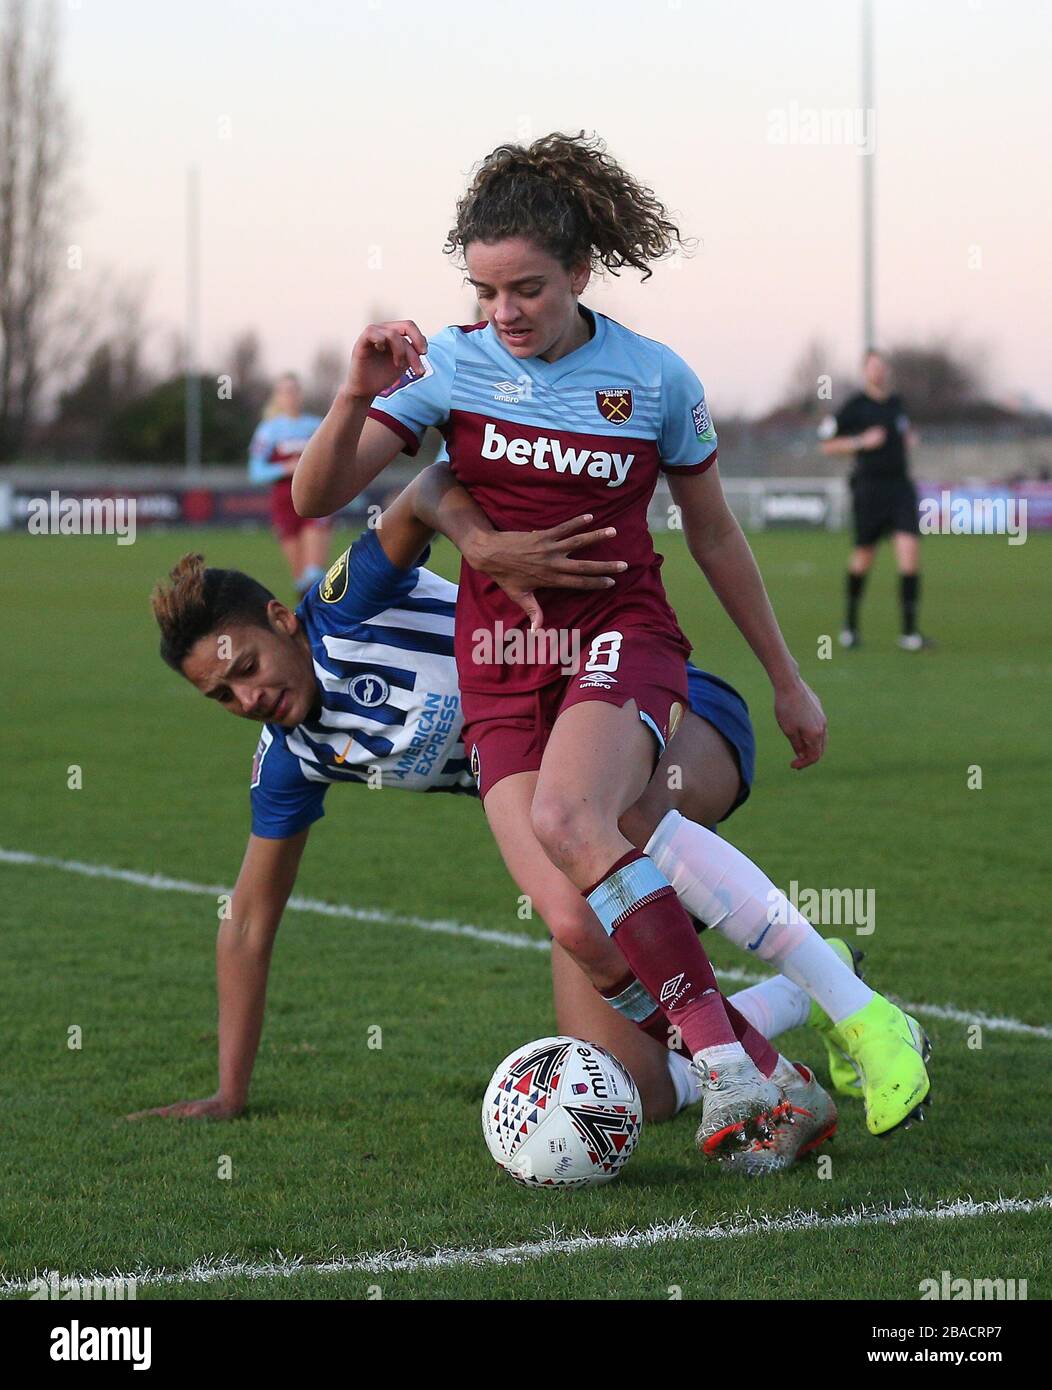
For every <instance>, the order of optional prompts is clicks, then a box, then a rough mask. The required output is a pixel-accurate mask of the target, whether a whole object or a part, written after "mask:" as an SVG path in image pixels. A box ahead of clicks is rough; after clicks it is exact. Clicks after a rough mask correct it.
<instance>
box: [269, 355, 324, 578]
mask: <svg viewBox="0 0 1052 1390" xmlns="http://www.w3.org/2000/svg"><path fill="white" fill-rule="evenodd" d="M320 424H321V420H320V419H319V417H318V416H317V415H306V414H304V412H303V390H302V388H301V386H300V383H299V378H298V377H297V376H295V375H294V373H292V372H287V373H286V374H285V375H284V376H281V377H279V378H278V379H277V381H276V382H275V383H274V390H273V392H272V393H271V397H270V400H269V401H268V402H267V405H266V407H265V409H264V412H263V419H262V420H261V421H260V423H259V425H258V426H257V427H256V432H255V434H253V436H252V442H251V444H250V445H249V450H248V476H249V480H250V482H253V483H260V484H263V483H267V484H270V516H271V521H272V524H273V526H274V532H275V534H276V536H277V538H278V542H279V544H280V545H281V549H282V550H283V551H284V554H285V559H286V560H287V561H288V565H289V569H290V570H291V571H292V582H293V583H294V584H295V586H296V592H297V593H298V594H299V595H300V597H302V596H303V595H304V594H305V593H306V592H307V590H308V589H309V588H310V587H311V585H312V584H316V583H317V582H318V580H319V579H320V578H321V577H322V575H323V574H324V573H325V566H326V564H327V563H328V555H329V537H330V536H331V534H332V523H331V522H330V521H329V519H328V518H327V517H318V518H316V519H309V518H305V517H302V516H300V515H299V513H298V512H297V511H296V508H295V507H294V506H293V505H292V475H293V473H294V472H295V469H296V462H297V460H298V459H299V456H300V454H301V453H302V451H303V446H304V445H305V444H306V442H307V440H308V439H310V437H311V435H312V434H313V433H314V431H315V430H316V429H317V428H318V426H319V425H320Z"/></svg>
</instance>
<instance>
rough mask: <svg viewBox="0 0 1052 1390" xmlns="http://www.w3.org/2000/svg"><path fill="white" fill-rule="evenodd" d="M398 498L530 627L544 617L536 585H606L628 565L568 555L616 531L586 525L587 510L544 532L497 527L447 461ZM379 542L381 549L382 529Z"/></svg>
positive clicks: (579, 587) (536, 625)
mask: <svg viewBox="0 0 1052 1390" xmlns="http://www.w3.org/2000/svg"><path fill="white" fill-rule="evenodd" d="M403 498H404V499H405V505H406V506H407V507H411V509H412V512H413V515H414V516H415V517H416V518H417V520H418V522H419V523H420V524H422V525H423V526H424V527H425V528H427V530H429V531H432V532H433V531H440V532H441V533H442V535H444V536H448V537H449V539H450V540H451V541H452V542H453V544H454V545H455V546H456V547H457V549H458V550H459V551H460V553H461V554H462V555H463V556H464V559H465V560H467V562H468V564H469V565H470V566H471V568H472V569H475V570H478V571H480V573H482V574H488V575H489V577H490V578H491V579H493V580H495V582H496V583H497V584H499V585H500V587H501V588H502V589H503V590H504V592H505V593H506V594H507V595H508V597H509V598H510V599H512V600H514V602H515V603H517V604H518V605H519V607H520V608H522V609H523V611H524V612H525V613H526V615H527V616H528V617H529V619H530V626H531V627H533V628H535V629H536V628H539V627H540V626H541V623H542V622H543V613H542V611H541V606H540V604H539V603H538V601H537V596H536V590H538V589H608V588H610V587H611V586H612V585H613V583H614V579H613V577H612V576H614V575H615V574H620V573H621V572H622V571H623V570H625V569H627V565H626V564H625V562H624V561H623V560H577V559H572V558H571V556H572V555H573V554H574V552H576V551H578V550H583V549H585V547H587V546H589V545H595V544H596V542H597V541H601V540H611V539H612V538H613V537H614V536H616V535H617V531H616V529H615V528H614V527H613V526H606V527H603V528H602V529H600V530H587V529H585V528H586V527H587V526H588V523H589V522H590V521H591V520H592V518H591V515H590V514H588V515H583V516H576V517H572V518H571V519H570V520H569V521H564V522H562V523H560V525H558V526H551V527H548V528H547V529H546V530H543V531H498V530H496V528H495V527H494V526H493V523H492V522H491V521H490V519H489V517H487V515H486V513H485V512H484V511H483V510H482V508H481V507H480V506H479V505H478V503H477V502H476V501H475V500H474V498H473V497H472V496H471V494H470V493H469V492H467V490H466V489H465V488H463V487H462V486H461V485H460V483H458V482H457V480H456V478H455V477H454V475H453V472H452V470H451V469H450V467H449V465H448V464H446V463H434V464H432V465H431V467H430V468H425V469H424V471H423V472H422V473H420V474H419V475H418V476H417V477H416V478H414V479H413V481H412V483H410V485H409V487H408V488H407V489H406V490H405V492H404V493H403V494H402V496H401V497H399V498H398V500H397V501H396V502H395V503H394V507H395V508H398V507H399V504H400V503H402V501H403ZM384 516H385V517H386V516H387V513H385V514H384ZM381 544H384V548H385V550H386V549H387V545H386V542H384V541H383V538H382V533H381ZM388 554H389V555H390V552H389V551H388Z"/></svg>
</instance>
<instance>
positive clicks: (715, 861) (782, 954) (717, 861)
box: [644, 811, 873, 1023]
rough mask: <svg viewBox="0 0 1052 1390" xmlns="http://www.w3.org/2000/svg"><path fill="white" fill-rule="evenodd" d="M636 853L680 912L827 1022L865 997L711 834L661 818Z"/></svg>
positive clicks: (867, 992)
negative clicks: (769, 969) (778, 976)
mask: <svg viewBox="0 0 1052 1390" xmlns="http://www.w3.org/2000/svg"><path fill="white" fill-rule="evenodd" d="M644 853H646V854H647V855H649V856H650V858H651V859H652V860H653V861H654V864H655V865H656V867H657V868H658V869H660V870H661V872H662V873H663V874H664V875H665V877H666V878H667V879H668V881H669V882H670V883H671V884H672V886H673V888H675V890H676V893H677V894H678V896H679V900H680V902H682V903H683V905H684V906H685V907H686V908H687V909H688V911H690V912H692V913H693V914H694V916H695V917H697V918H699V919H700V920H701V921H702V922H704V923H705V924H706V926H709V927H712V928H714V929H715V930H716V931H718V932H720V933H721V934H722V935H723V936H725V937H727V939H728V940H729V941H733V942H734V944H735V945H736V946H740V947H741V948H742V950H746V951H748V952H749V953H750V954H754V955H755V956H756V958H757V959H759V960H766V961H770V962H771V963H772V964H774V965H777V966H778V968H779V969H780V970H781V972H782V974H783V975H788V977H789V979H790V980H792V982H793V983H794V984H797V985H799V986H800V987H801V988H802V989H805V990H807V992H808V994H809V995H810V996H811V998H812V999H814V1000H816V1001H817V1003H818V1004H819V1006H820V1007H821V1008H823V1009H824V1010H825V1011H826V1013H827V1014H828V1015H829V1016H830V1018H831V1019H832V1020H833V1022H834V1023H839V1022H840V1020H841V1019H844V1018H847V1016H848V1014H853V1013H855V1012H856V1011H857V1010H858V1009H861V1008H864V1007H865V1006H866V1004H868V1003H869V1001H870V1000H871V999H872V998H873V991H872V990H871V989H870V988H869V986H868V985H866V984H863V982H862V981H861V980H860V979H859V978H858V976H857V975H856V974H855V973H854V971H853V970H852V969H851V968H850V967H849V966H847V965H845V964H844V962H843V961H842V960H841V959H840V957H839V956H838V955H837V953H836V952H835V951H834V950H833V948H832V947H831V946H829V945H827V944H826V942H825V941H824V940H823V939H822V937H820V936H819V935H818V933H817V932H816V931H815V929H814V927H812V925H811V923H810V922H809V921H808V920H807V918H806V917H803V916H801V914H800V913H799V912H798V911H797V910H796V908H795V907H794V906H793V905H792V903H791V902H790V901H789V899H788V898H787V897H786V896H785V894H784V893H783V892H781V890H780V889H778V888H776V887H775V885H774V884H773V883H772V882H771V880H770V879H769V878H768V877H767V875H766V874H765V873H764V872H763V870H762V869H760V868H758V867H757V866H756V865H755V864H754V863H753V862H752V860H751V859H748V858H746V856H745V855H744V854H742V852H741V850H738V849H735V848H734V846H733V845H729V844H728V843H727V841H726V840H721V839H720V837H719V836H718V835H714V834H713V833H712V831H711V830H706V829H705V827H704V826H702V825H696V824H695V822H694V821H690V820H687V819H686V817H684V816H681V815H680V814H679V812H678V811H669V812H668V814H667V815H666V816H665V818H664V819H663V820H662V822H661V824H660V825H659V826H658V828H657V829H656V830H655V831H654V833H653V835H651V837H650V839H649V840H648V841H647V845H646V849H645V851H644Z"/></svg>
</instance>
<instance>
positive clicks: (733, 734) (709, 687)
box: [687, 661, 756, 820]
mask: <svg viewBox="0 0 1052 1390" xmlns="http://www.w3.org/2000/svg"><path fill="white" fill-rule="evenodd" d="M687 690H688V694H689V699H690V707H691V709H692V710H693V711H694V713H695V714H696V715H697V716H698V718H699V719H706V720H708V722H709V723H710V724H711V725H712V727H713V728H714V729H715V730H716V732H717V733H719V734H722V735H723V737H724V738H725V739H726V740H727V742H728V743H729V744H730V746H731V751H732V752H733V754H734V756H735V758H736V759H737V761H738V772H739V773H740V775H741V789H740V790H739V792H738V798H737V800H736V801H735V802H734V805H733V806H732V807H731V808H730V810H729V811H728V812H727V815H725V816H722V817H721V819H722V820H726V819H727V816H730V815H733V814H734V812H735V811H736V810H737V809H738V807H739V806H740V805H741V804H742V802H743V801H745V800H747V798H748V796H749V792H750V791H751V790H752V783H753V778H754V776H755V774H756V738H755V736H754V734H753V729H752V720H751V719H750V718H749V706H748V705H747V704H746V703H745V701H744V700H743V699H742V697H741V696H740V695H739V694H738V692H737V691H736V690H735V689H734V687H733V686H732V685H728V684H727V682H726V681H721V680H720V678H719V676H712V675H710V674H709V672H708V671H699V670H698V668H697V667H696V666H692V665H691V664H690V662H689V661H688V662H687Z"/></svg>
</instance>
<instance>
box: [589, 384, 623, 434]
mask: <svg viewBox="0 0 1052 1390" xmlns="http://www.w3.org/2000/svg"><path fill="white" fill-rule="evenodd" d="M595 403H596V405H597V406H598V407H599V414H600V415H601V416H602V417H603V419H604V420H605V421H606V422H607V424H610V425H627V424H628V422H629V420H631V418H632V392H631V391H630V390H629V389H628V387H627V386H612V387H610V389H609V390H607V391H597V392H596V393H595Z"/></svg>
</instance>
